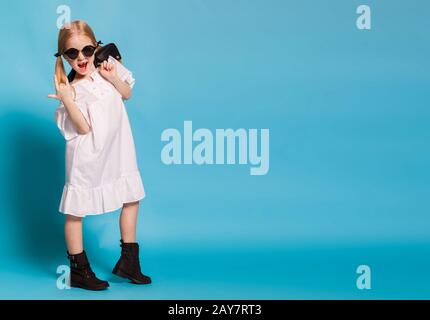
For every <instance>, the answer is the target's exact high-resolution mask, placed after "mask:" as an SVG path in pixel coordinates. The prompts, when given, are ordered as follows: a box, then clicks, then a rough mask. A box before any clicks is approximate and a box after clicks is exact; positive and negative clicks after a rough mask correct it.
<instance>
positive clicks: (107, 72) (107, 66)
mask: <svg viewBox="0 0 430 320" xmlns="http://www.w3.org/2000/svg"><path fill="white" fill-rule="evenodd" d="M99 72H100V74H101V75H102V76H103V78H105V79H106V80H107V81H109V82H113V81H114V80H115V77H116V67H115V64H113V63H110V62H108V61H103V62H102V63H101V64H100V66H99Z"/></svg>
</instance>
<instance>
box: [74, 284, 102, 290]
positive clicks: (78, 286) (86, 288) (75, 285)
mask: <svg viewBox="0 0 430 320" xmlns="http://www.w3.org/2000/svg"><path fill="white" fill-rule="evenodd" d="M70 287H72V288H80V289H85V290H90V291H103V290H106V289H107V288H109V286H102V287H87V286H84V285H81V284H78V283H73V284H70Z"/></svg>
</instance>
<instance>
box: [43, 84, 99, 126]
mask: <svg viewBox="0 0 430 320" xmlns="http://www.w3.org/2000/svg"><path fill="white" fill-rule="evenodd" d="M54 83H55V90H56V91H57V93H56V94H48V97H49V98H53V99H57V100H60V101H61V102H63V105H64V107H65V108H66V111H67V114H68V115H69V118H70V120H71V122H72V123H73V125H74V126H75V128H76V131H77V132H78V133H79V134H87V133H89V132H90V131H91V127H90V125H89V124H88V122H87V120H86V119H85V117H84V115H83V114H82V112H81V110H80V109H79V107H78V106H77V105H76V103H75V102H74V101H73V87H72V86H71V85H70V84H69V81H67V82H66V83H65V84H64V83H61V84H59V83H58V79H57V77H56V76H54Z"/></svg>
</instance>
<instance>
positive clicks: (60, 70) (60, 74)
mask: <svg viewBox="0 0 430 320" xmlns="http://www.w3.org/2000/svg"><path fill="white" fill-rule="evenodd" d="M55 75H56V76H57V79H58V82H59V83H67V76H66V71H65V70H64V64H63V60H62V59H61V56H60V57H57V61H56V62H55Z"/></svg>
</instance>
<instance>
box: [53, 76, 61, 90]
mask: <svg viewBox="0 0 430 320" xmlns="http://www.w3.org/2000/svg"><path fill="white" fill-rule="evenodd" d="M54 84H55V90H57V91H58V90H59V89H60V86H59V84H58V79H57V75H54Z"/></svg>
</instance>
